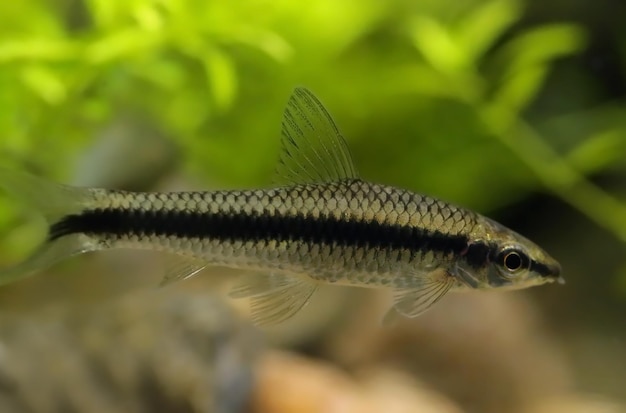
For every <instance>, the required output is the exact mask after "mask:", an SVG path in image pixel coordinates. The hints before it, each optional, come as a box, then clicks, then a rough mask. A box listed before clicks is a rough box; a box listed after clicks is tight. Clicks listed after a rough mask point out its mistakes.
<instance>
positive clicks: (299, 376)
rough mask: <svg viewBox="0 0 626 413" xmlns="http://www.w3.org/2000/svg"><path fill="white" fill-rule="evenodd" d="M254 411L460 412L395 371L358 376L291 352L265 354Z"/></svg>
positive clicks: (286, 412)
mask: <svg viewBox="0 0 626 413" xmlns="http://www.w3.org/2000/svg"><path fill="white" fill-rule="evenodd" d="M256 377H257V385H256V386H255V390H254V396H253V398H252V404H251V412H252V413H319V412H324V413H378V412H382V411H384V412H385V413H459V412H461V410H460V409H459V408H458V407H456V406H455V405H454V403H452V402H450V401H449V400H447V399H446V398H445V397H443V396H441V395H439V394H437V393H435V392H434V391H432V390H429V389H427V388H426V387H424V386H421V385H419V384H418V383H417V382H416V381H415V380H413V379H412V378H411V377H410V376H408V375H407V374H402V373H399V372H396V371H390V370H376V371H373V370H372V371H367V372H361V373H360V374H359V375H357V377H356V378H354V377H351V376H349V375H348V374H347V373H346V372H344V371H342V370H340V369H338V368H337V367H334V366H332V365H330V364H328V363H326V362H323V361H315V360H312V359H306V358H303V357H301V356H296V355H293V354H289V353H280V352H271V353H267V354H265V355H264V357H263V359H262V360H261V362H260V364H259V368H258V371H257V374H256Z"/></svg>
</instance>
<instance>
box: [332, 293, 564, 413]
mask: <svg viewBox="0 0 626 413" xmlns="http://www.w3.org/2000/svg"><path fill="white" fill-rule="evenodd" d="M388 305H389V302H388V300H386V299H385V298H383V297H376V298H375V299H372V300H371V302H370V305H367V306H364V307H363V308H362V309H361V311H359V312H356V313H355V314H354V316H353V321H352V322H351V323H346V325H345V327H344V329H343V331H342V332H341V333H340V334H338V335H337V336H335V337H332V338H330V339H329V341H328V342H327V347H326V348H325V350H323V351H322V354H323V355H325V356H326V357H328V358H330V359H331V360H335V361H337V362H338V363H339V364H341V365H344V366H346V367H349V368H351V369H358V368H360V367H361V366H368V365H381V364H382V365H387V366H389V365H391V366H398V367H401V368H402V369H404V370H405V371H407V372H410V373H411V374H413V376H414V377H417V378H419V379H420V380H423V381H425V382H426V383H428V385H429V386H431V387H433V388H435V389H437V390H438V391H439V392H440V393H442V394H445V395H447V396H449V397H451V398H452V399H453V400H455V401H456V402H458V403H459V404H460V405H461V406H462V407H464V408H465V409H467V410H468V411H475V412H481V413H485V412H494V413H499V412H514V411H515V409H516V408H517V407H518V406H520V405H523V404H524V403H525V402H526V401H528V400H535V399H538V398H542V397H548V396H551V395H554V394H561V393H563V392H566V391H567V390H568V389H569V388H570V386H571V381H572V377H571V376H572V374H571V372H570V371H569V369H568V367H567V364H566V361H565V360H564V357H563V356H562V353H561V351H560V350H559V348H558V347H557V346H556V344H555V343H554V342H552V341H551V339H550V334H549V332H547V331H546V330H545V328H544V326H542V323H541V321H540V320H539V314H538V313H537V312H536V309H535V308H534V307H533V306H532V304H531V303H530V302H529V301H528V298H527V297H526V296H525V295H524V294H521V293H518V292H516V293H502V292H499V293H496V292H493V293H478V292H477V293H467V294H451V295H450V296H449V297H446V298H445V299H444V300H442V302H440V303H438V304H437V305H436V306H434V307H433V308H432V309H431V310H429V311H428V312H426V313H425V314H423V315H421V316H420V317H417V318H415V319H412V320H409V319H405V320H402V321H400V322H399V323H398V324H397V325H395V326H392V327H389V328H384V327H382V326H381V325H380V322H379V319H380V317H381V314H383V313H384V312H385V310H386V309H387V308H388Z"/></svg>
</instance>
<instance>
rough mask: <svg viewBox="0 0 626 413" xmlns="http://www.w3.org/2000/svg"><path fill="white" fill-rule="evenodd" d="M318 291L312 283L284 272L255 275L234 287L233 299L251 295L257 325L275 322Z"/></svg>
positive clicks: (291, 313)
mask: <svg viewBox="0 0 626 413" xmlns="http://www.w3.org/2000/svg"><path fill="white" fill-rule="evenodd" d="M316 290H317V285H316V284H315V283H314V282H310V281H307V280H305V279H302V278H300V277H296V276H289V275H285V274H254V275H251V276H247V277H245V278H244V280H243V282H241V283H240V284H239V285H237V286H236V287H234V288H233V289H232V290H231V292H230V296H231V297H233V298H244V297H250V298H251V300H252V301H251V309H252V321H253V322H254V323H255V324H257V325H270V324H278V323H280V322H282V321H285V320H287V319H289V318H291V317H292V316H293V315H294V314H296V313H297V312H298V311H300V310H301V309H302V307H304V306H305V305H307V304H308V302H309V300H310V299H311V297H312V296H313V294H314V293H315V291H316Z"/></svg>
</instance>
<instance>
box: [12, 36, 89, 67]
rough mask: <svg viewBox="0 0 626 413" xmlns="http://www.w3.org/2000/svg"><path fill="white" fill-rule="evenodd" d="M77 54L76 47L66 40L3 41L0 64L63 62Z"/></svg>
mask: <svg viewBox="0 0 626 413" xmlns="http://www.w3.org/2000/svg"><path fill="white" fill-rule="evenodd" d="M76 53H77V48H76V45H75V44H74V43H72V42H70V41H66V40H56V39H38V38H34V39H23V40H3V41H2V42H1V43H0V63H7V62H14V61H19V60H28V59H36V60H51V61H56V60H64V59H68V58H71V57H73V56H74V55H75V54H76Z"/></svg>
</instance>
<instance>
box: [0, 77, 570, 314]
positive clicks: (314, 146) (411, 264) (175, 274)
mask: <svg viewBox="0 0 626 413" xmlns="http://www.w3.org/2000/svg"><path fill="white" fill-rule="evenodd" d="M281 132H282V134H281V135H282V137H281V144H282V149H281V152H280V156H279V159H278V163H277V166H276V172H275V183H274V185H272V186H270V187H269V188H263V189H244V190H215V191H193V192H129V191H121V190H114V189H103V188H80V187H73V186H67V185H61V184H56V183H51V182H48V181H46V180H43V179H40V178H37V177H35V176H33V175H30V174H28V173H23V172H17V171H14V170H6V169H0V187H3V188H4V189H5V190H6V191H7V192H9V193H13V194H15V195H16V196H17V197H19V198H21V199H22V200H23V201H25V202H27V203H29V204H31V205H32V206H33V207H34V208H35V209H37V210H38V211H40V212H41V213H42V214H43V216H44V217H45V218H46V220H47V223H48V226H49V227H48V233H47V238H46V240H45V242H43V243H42V244H41V245H40V246H39V248H38V249H37V250H36V251H35V252H34V253H33V254H32V255H31V256H30V258H28V259H26V260H25V261H23V262H22V263H20V264H17V265H16V266H14V267H12V268H9V269H6V270H4V271H1V272H0V284H7V283H9V282H13V281H16V280H19V279H22V278H24V277H26V276H28V275H31V274H34V273H36V272H38V271H41V270H42V269H44V268H48V267H50V266H51V265H53V264H55V263H56V262H58V261H60V260H63V259H65V258H68V257H70V256H74V255H77V254H82V253H86V252H91V251H98V250H107V249H113V248H125V249H145V250H157V251H163V252H167V253H170V254H171V255H172V256H175V257H177V258H176V261H175V262H176V265H174V266H173V267H172V268H170V269H168V270H167V271H165V276H164V279H163V282H162V284H163V285H167V284H170V283H172V282H175V281H179V280H183V279H187V278H189V277H192V276H193V275H195V274H197V273H198V272H200V271H201V270H203V269H204V268H205V267H207V266H222V267H230V268H236V269H241V270H246V273H247V274H248V275H246V276H242V277H241V280H240V282H239V283H237V284H236V285H235V286H234V287H233V289H232V290H231V292H230V296H231V297H234V298H243V297H248V298H250V299H251V308H252V311H251V314H252V319H253V321H254V322H255V323H256V324H259V325H264V324H276V323H280V322H282V321H285V320H287V319H289V318H290V317H292V316H293V315H294V314H296V313H297V312H298V311H300V310H301V309H302V308H303V307H304V306H305V305H306V304H307V303H309V301H310V299H311V297H312V296H313V295H314V294H315V292H316V291H317V290H318V289H319V287H320V286H321V285H323V284H331V285H345V286H355V287H369V288H387V289H390V290H391V291H392V296H393V304H392V305H391V308H390V309H389V311H387V313H386V315H385V317H384V320H393V319H395V318H397V317H398V316H404V317H409V318H413V317H416V316H418V315H420V314H422V313H423V312H424V311H426V310H427V309H429V308H430V307H432V306H433V305H434V304H435V303H436V302H438V301H439V300H440V299H441V298H442V297H444V296H445V295H446V294H447V293H448V292H450V291H464V290H465V291H469V290H489V289H502V290H507V289H521V288H526V287H531V286H536V285H540V284H545V283H548V282H554V281H557V282H560V283H562V282H563V278H562V277H561V266H560V264H559V263H558V262H557V261H556V260H555V259H554V258H552V257H551V256H550V255H548V253H547V252H545V251H544V250H543V249H541V248H540V247H539V246H538V245H536V244H535V243H533V242H532V241H530V240H528V239H527V238H525V237H523V236H522V235H519V234H518V233H516V232H514V231H513V230H511V229H508V228H506V227H505V226H503V225H501V224H499V223H497V222H496V221H494V220H491V219H489V218H487V217H485V216H482V215H480V214H478V213H477V212H474V211H471V210H469V209H465V208H462V207H459V206H456V205H454V204H451V203H448V202H444V201H442V200H439V199H437V198H433V197H430V196H426V195H422V194H419V193H416V192H413V191H410V190H407V189H401V188H397V187H393V186H389V185H382V184H376V183H372V182H368V181H366V180H363V179H361V177H360V175H359V174H358V172H357V169H356V167H355V165H354V162H353V160H352V156H351V154H350V151H349V149H348V145H347V143H346V140H345V139H344V137H343V136H342V135H341V133H340V132H339V129H338V128H337V126H336V124H335V122H334V121H333V119H332V117H331V116H330V114H329V113H328V111H327V110H326V109H325V107H324V106H323V105H322V103H321V102H320V101H319V100H318V99H317V98H316V97H315V95H313V93H311V92H310V91H309V90H308V89H306V88H303V87H298V88H296V89H295V90H294V91H293V93H292V95H291V97H290V98H289V100H288V102H287V106H286V108H285V111H284V114H283V119H282V128H281Z"/></svg>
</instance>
